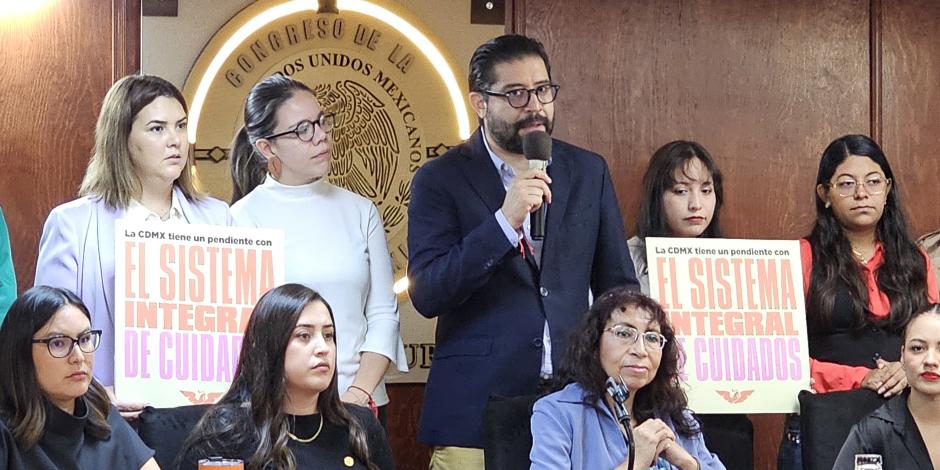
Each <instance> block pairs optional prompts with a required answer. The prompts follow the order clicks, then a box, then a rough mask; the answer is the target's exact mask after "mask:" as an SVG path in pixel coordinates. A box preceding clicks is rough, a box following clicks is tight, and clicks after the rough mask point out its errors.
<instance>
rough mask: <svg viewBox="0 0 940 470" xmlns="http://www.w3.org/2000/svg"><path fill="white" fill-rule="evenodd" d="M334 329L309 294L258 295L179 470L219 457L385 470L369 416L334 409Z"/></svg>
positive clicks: (264, 465) (387, 462)
mask: <svg viewBox="0 0 940 470" xmlns="http://www.w3.org/2000/svg"><path fill="white" fill-rule="evenodd" d="M335 330H336V327H335V325H334V323H333V311H332V309H331V308H330V306H329V304H327V303H326V300H324V299H323V298H322V297H321V296H320V294H318V293H317V292H315V291H313V290H312V289H310V288H308V287H304V286H302V285H299V284H285V285H283V286H280V287H277V288H275V289H272V290H270V291H268V292H267V293H266V294H264V296H262V297H261V299H260V300H259V301H258V303H257V305H255V308H254V310H253V311H252V314H251V319H250V320H249V321H248V326H247V328H246V329H245V336H244V340H243V342H242V349H241V353H240V355H239V358H238V367H237V370H236V372H235V377H234V379H233V381H232V385H231V387H230V388H229V390H228V392H226V394H225V395H224V396H223V397H222V398H221V399H220V400H219V402H218V403H216V404H215V405H213V406H212V408H210V409H209V411H208V412H207V413H206V415H205V416H203V418H202V419H201V420H200V421H199V423H198V424H197V425H196V428H195V429H194V430H193V432H192V433H191V434H190V436H189V438H188V439H187V441H186V443H185V444H184V445H183V450H182V451H181V453H180V463H179V465H178V468H180V469H186V470H189V469H192V468H195V467H196V463H197V462H198V461H199V460H200V459H201V458H206V457H210V456H219V455H220V456H224V457H227V458H240V459H242V460H243V461H244V462H245V468H246V469H247V470H262V469H265V470H267V469H276V470H293V469H295V468H323V469H331V468H336V469H340V468H343V469H345V468H360V469H369V470H379V469H383V470H385V469H390V468H393V467H394V465H393V463H392V458H391V451H390V450H389V447H388V442H387V441H386V439H385V432H384V430H382V428H381V426H380V425H379V423H378V421H377V420H376V419H375V417H374V416H373V415H372V413H371V412H370V411H369V410H368V409H366V408H363V407H360V406H357V405H353V404H344V403H343V402H341V401H340V395H339V390H338V388H337V385H336V374H337V371H336V350H337V347H336V343H337V339H338V338H337V335H336V333H335ZM339 340H340V341H341V338H339Z"/></svg>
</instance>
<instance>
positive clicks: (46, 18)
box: [0, 0, 140, 291]
mask: <svg viewBox="0 0 940 470" xmlns="http://www.w3.org/2000/svg"><path fill="white" fill-rule="evenodd" d="M139 11H140V2H139V0H113V2H110V1H82V2H57V1H52V2H47V5H45V6H44V7H42V8H41V9H40V10H39V11H38V12H36V13H35V14H33V15H31V16H28V17H21V18H13V17H0V44H2V45H3V47H2V48H0V96H2V97H3V106H0V129H2V132H3V139H2V140H0V164H2V168H3V170H2V171H0V205H2V206H3V211H4V213H5V215H6V219H7V223H8V225H9V229H10V238H11V244H12V251H13V258H14V262H15V265H16V274H17V283H18V286H19V287H20V291H22V290H25V289H26V288H28V287H30V286H31V285H32V282H33V272H34V270H35V264H36V254H37V247H38V243H39V236H40V234H41V232H42V223H43V221H44V220H45V218H46V215H47V214H48V213H49V210H50V209H52V208H53V207H54V206H56V205H57V204H60V203H62V202H65V201H67V200H69V199H72V198H74V197H75V195H76V191H77V189H78V184H79V183H80V182H81V178H82V175H83V174H84V172H85V166H86V165H87V163H88V156H89V155H90V151H91V146H92V142H93V141H94V130H95V120H96V119H97V114H98V109H99V106H100V104H101V99H102V98H103V97H104V94H105V92H106V91H107V90H108V88H109V87H110V86H111V83H113V81H114V80H115V79H116V78H118V77H120V76H123V75H124V74H126V73H129V72H131V71H134V70H136V69H137V64H138V63H139V57H138V51H139V49H140V47H139V44H140V14H139Z"/></svg>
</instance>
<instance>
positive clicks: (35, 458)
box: [0, 286, 160, 470]
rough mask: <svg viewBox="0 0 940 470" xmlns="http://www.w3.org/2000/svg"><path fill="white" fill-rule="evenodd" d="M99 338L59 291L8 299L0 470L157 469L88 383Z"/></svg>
mask: <svg viewBox="0 0 940 470" xmlns="http://www.w3.org/2000/svg"><path fill="white" fill-rule="evenodd" d="M100 339H101V330H92V329H91V315H89V313H88V309H87V308H85V305H84V304H82V302H81V300H79V299H78V297H76V296H75V294H72V293H71V292H69V291H67V290H65V289H57V288H54V287H46V286H38V287H33V288H32V289H30V290H28V291H26V292H25V293H24V294H23V295H22V297H20V298H19V299H17V300H16V301H15V302H13V305H12V306H11V307H10V311H9V313H8V314H7V317H6V320H5V321H4V322H3V327H2V328H0V364H3V365H4V372H3V373H2V374H0V468H10V469H20V468H29V469H34V470H35V469H39V470H45V469H58V468H73V469H99V468H140V469H148V470H149V469H159V468H160V467H159V466H157V463H156V461H154V459H153V451H152V450H150V449H148V448H147V446H145V445H144V443H143V442H142V441H141V440H140V438H139V437H137V434H136V433H135V432H134V430H133V429H131V427H130V426H129V425H128V424H127V423H126V422H125V421H124V419H122V418H121V415H120V414H119V413H118V410H117V408H115V407H114V406H112V405H111V401H110V400H109V399H108V394H107V392H106V391H105V389H104V387H103V386H102V385H101V384H99V383H98V381H97V380H96V379H94V378H92V372H91V371H92V365H93V364H94V362H95V349H97V348H98V344H99V341H100Z"/></svg>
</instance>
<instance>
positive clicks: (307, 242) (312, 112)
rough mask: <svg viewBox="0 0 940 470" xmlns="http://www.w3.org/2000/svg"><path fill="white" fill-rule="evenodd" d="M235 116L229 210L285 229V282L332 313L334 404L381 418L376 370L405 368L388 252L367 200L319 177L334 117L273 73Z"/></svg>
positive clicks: (382, 398) (247, 221) (303, 89)
mask: <svg viewBox="0 0 940 470" xmlns="http://www.w3.org/2000/svg"><path fill="white" fill-rule="evenodd" d="M244 115H245V123H244V126H243V127H242V128H241V129H240V130H239V131H238V134H237V135H236V137H235V142H234V143H233V149H232V161H231V165H232V180H233V184H234V192H233V196H232V203H233V204H232V215H233V216H234V217H235V221H236V223H237V224H238V225H243V226H250V227H265V228H279V229H283V230H284V236H285V244H286V253H287V264H286V267H287V269H286V278H285V279H286V281H287V282H295V283H300V284H304V285H307V286H309V287H312V288H314V289H316V290H317V291H319V292H320V293H321V294H323V296H324V298H326V299H328V300H329V302H330V304H331V305H332V306H333V309H334V312H335V313H336V332H337V336H338V337H340V338H343V341H342V343H341V346H340V348H339V351H338V355H337V371H338V373H339V376H338V379H339V383H338V386H339V390H340V392H341V393H342V396H341V397H342V399H343V401H346V402H350V403H357V404H360V405H364V406H365V405H368V406H370V408H373V410H374V411H378V412H379V418H380V419H381V420H382V422H383V424H384V405H386V404H387V403H388V396H387V395H386V392H385V384H384V381H383V379H382V377H383V376H384V374H385V371H386V369H388V368H389V365H390V363H391V364H394V366H395V368H397V369H399V370H401V371H407V370H408V369H407V360H406V359H405V355H404V347H403V344H402V341H401V336H400V334H399V320H398V303H397V300H396V297H395V294H394V292H392V264H391V257H390V256H389V253H388V246H387V244H386V241H385V229H384V228H383V226H382V220H381V218H380V217H379V214H378V211H377V210H376V207H375V205H374V204H373V203H372V202H371V201H369V200H368V199H366V198H364V197H362V196H359V195H357V194H354V193H352V192H350V191H347V190H345V189H343V188H340V187H337V186H334V185H333V184H331V183H330V182H329V181H327V175H328V174H329V171H330V158H331V141H330V136H329V132H330V131H331V130H332V128H333V124H334V121H335V119H336V117H335V116H334V115H333V114H331V113H328V112H326V111H325V110H323V109H322V108H321V107H320V104H319V102H318V101H317V97H316V95H314V93H313V91H312V90H311V89H310V88H309V87H307V86H306V85H304V84H303V83H301V82H299V81H296V80H293V79H290V78H287V77H284V76H281V75H273V76H270V77H268V78H265V79H264V80H262V81H261V82H259V83H258V84H256V85H255V86H254V87H253V88H252V89H251V91H250V92H249V93H248V98H247V101H246V102H245V112H244ZM377 406H378V407H382V409H381V410H377V408H376V407H377Z"/></svg>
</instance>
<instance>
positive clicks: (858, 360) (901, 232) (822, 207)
mask: <svg viewBox="0 0 940 470" xmlns="http://www.w3.org/2000/svg"><path fill="white" fill-rule="evenodd" d="M800 249H801V257H802V261H803V291H804V293H805V297H806V316H807V329H808V333H809V355H810V372H811V374H812V379H813V389H814V390H816V391H817V392H820V393H824V392H832V391H839V390H851V389H855V388H867V389H870V390H874V391H875V392H876V393H878V394H879V395H882V396H883V397H885V398H887V397H892V396H895V395H897V394H899V393H901V391H903V390H904V389H905V388H906V387H907V385H908V383H907V378H906V377H905V376H904V371H903V370H902V369H901V363H900V362H899V355H900V351H901V332H902V330H903V329H904V327H905V326H906V325H907V323H908V321H909V320H910V318H911V314H912V313H913V312H916V311H918V309H920V308H921V307H922V306H924V305H926V304H927V303H928V302H937V299H938V293H937V283H936V279H935V278H934V276H933V265H932V263H931V262H930V259H929V258H928V257H927V256H926V254H925V253H924V252H923V251H921V250H920V249H919V248H918V247H917V245H916V244H915V243H914V240H912V239H911V237H910V235H909V234H908V231H907V220H906V219H905V217H904V212H903V211H902V209H901V201H900V193H899V191H898V182H897V181H896V180H895V179H894V173H893V172H892V171H891V165H889V164H888V159H887V158H886V157H885V154H884V153H883V152H882V151H881V148H879V147H878V144H876V143H875V142H873V141H872V140H871V139H869V138H868V137H866V136H863V135H847V136H843V137H840V138H838V139H836V140H835V141H833V142H832V143H831V144H829V146H828V147H827V148H826V150H825V151H824V152H823V154H822V159H821V160H820V162H819V171H818V173H817V175H816V224H815V225H814V226H813V230H812V232H810V234H809V236H807V237H806V238H805V239H803V240H800ZM798 434H799V423H797V422H795V420H794V419H791V420H790V423H789V424H788V430H787V435H788V436H785V437H789V439H785V441H784V445H782V446H781V456H783V455H784V452H792V454H791V456H790V457H789V459H788V460H789V461H791V462H795V461H797V460H798V458H799V456H798V451H799V446H798V442H799V439H798V437H797V436H798ZM787 441H790V444H788V442H787ZM788 448H789V449H790V450H789V451H788V450H787V449H788ZM800 467H801V466H799V465H793V466H790V465H784V466H781V468H800Z"/></svg>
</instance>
